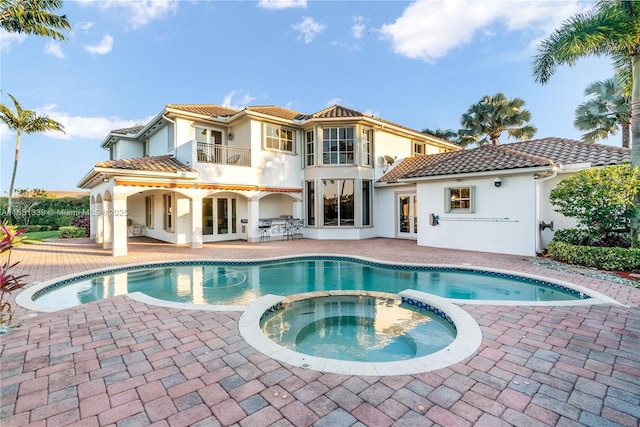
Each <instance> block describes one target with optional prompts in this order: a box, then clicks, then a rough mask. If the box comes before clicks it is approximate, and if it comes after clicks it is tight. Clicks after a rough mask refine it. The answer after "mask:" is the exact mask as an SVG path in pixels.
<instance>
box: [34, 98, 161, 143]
mask: <svg viewBox="0 0 640 427" xmlns="http://www.w3.org/2000/svg"><path fill="white" fill-rule="evenodd" d="M36 111H38V113H39V114H46V115H47V116H49V117H50V118H52V119H53V120H55V121H57V122H59V123H61V124H62V125H63V126H64V131H65V133H62V132H46V133H45V135H46V136H49V137H51V138H55V139H73V138H84V139H97V140H103V139H104V138H105V137H106V136H107V135H108V134H109V132H111V131H112V130H114V129H122V128H128V127H132V126H137V125H139V124H140V123H148V122H149V120H151V119H152V118H153V116H149V117H145V118H142V119H139V120H125V119H121V118H119V117H83V116H74V115H71V114H69V113H66V112H64V111H59V110H58V106H57V105H55V104H49V105H45V106H44V107H41V108H39V109H37V110H36Z"/></svg>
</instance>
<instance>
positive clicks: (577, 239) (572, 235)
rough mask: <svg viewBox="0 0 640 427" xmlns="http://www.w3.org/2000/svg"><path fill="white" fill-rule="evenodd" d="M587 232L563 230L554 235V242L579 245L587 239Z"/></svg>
mask: <svg viewBox="0 0 640 427" xmlns="http://www.w3.org/2000/svg"><path fill="white" fill-rule="evenodd" d="M587 237H588V236H587V232H586V231H585V230H580V229H578V228H563V229H562V230H557V231H556V232H555V233H553V240H554V241H557V242H563V243H569V244H570V245H579V244H581V243H583V242H584V241H585V239H586V238H587Z"/></svg>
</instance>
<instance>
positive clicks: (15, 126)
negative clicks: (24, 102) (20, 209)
mask: <svg viewBox="0 0 640 427" xmlns="http://www.w3.org/2000/svg"><path fill="white" fill-rule="evenodd" d="M8 95H9V97H10V98H11V100H12V101H13V104H14V106H15V113H14V112H13V110H11V109H10V108H9V107H7V106H6V105H4V104H0V120H1V121H2V122H3V123H4V124H6V125H7V126H8V127H9V129H11V130H15V131H16V151H15V157H14V160H13V173H12V175H11V185H10V186H9V200H8V203H7V220H8V221H11V197H12V196H13V187H14V184H15V181H16V172H17V171H18V156H19V155H20V137H21V136H22V134H23V133H25V134H32V133H41V132H47V131H58V132H63V133H64V126H62V125H61V124H60V123H58V122H56V121H55V120H53V119H50V118H49V117H48V116H46V115H38V114H37V113H36V112H35V111H32V110H25V109H23V108H22V106H21V105H20V103H19V102H18V101H17V100H16V98H15V97H14V96H13V95H11V94H8Z"/></svg>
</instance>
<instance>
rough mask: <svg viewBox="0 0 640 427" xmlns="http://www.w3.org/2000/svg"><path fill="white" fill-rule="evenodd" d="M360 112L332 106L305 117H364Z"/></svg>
mask: <svg viewBox="0 0 640 427" xmlns="http://www.w3.org/2000/svg"><path fill="white" fill-rule="evenodd" d="M364 116H365V115H364V114H362V113H361V112H360V111H356V110H352V109H350V108H346V107H343V106H341V105H334V106H333V107H329V108H325V109H324V110H322V111H318V112H317V113H313V114H311V115H309V116H306V117H305V118H306V119H311V118H313V119H327V118H336V117H364Z"/></svg>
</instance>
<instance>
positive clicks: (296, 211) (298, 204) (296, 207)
mask: <svg viewBox="0 0 640 427" xmlns="http://www.w3.org/2000/svg"><path fill="white" fill-rule="evenodd" d="M302 212H303V210H302V200H294V201H293V217H294V218H302Z"/></svg>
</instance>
